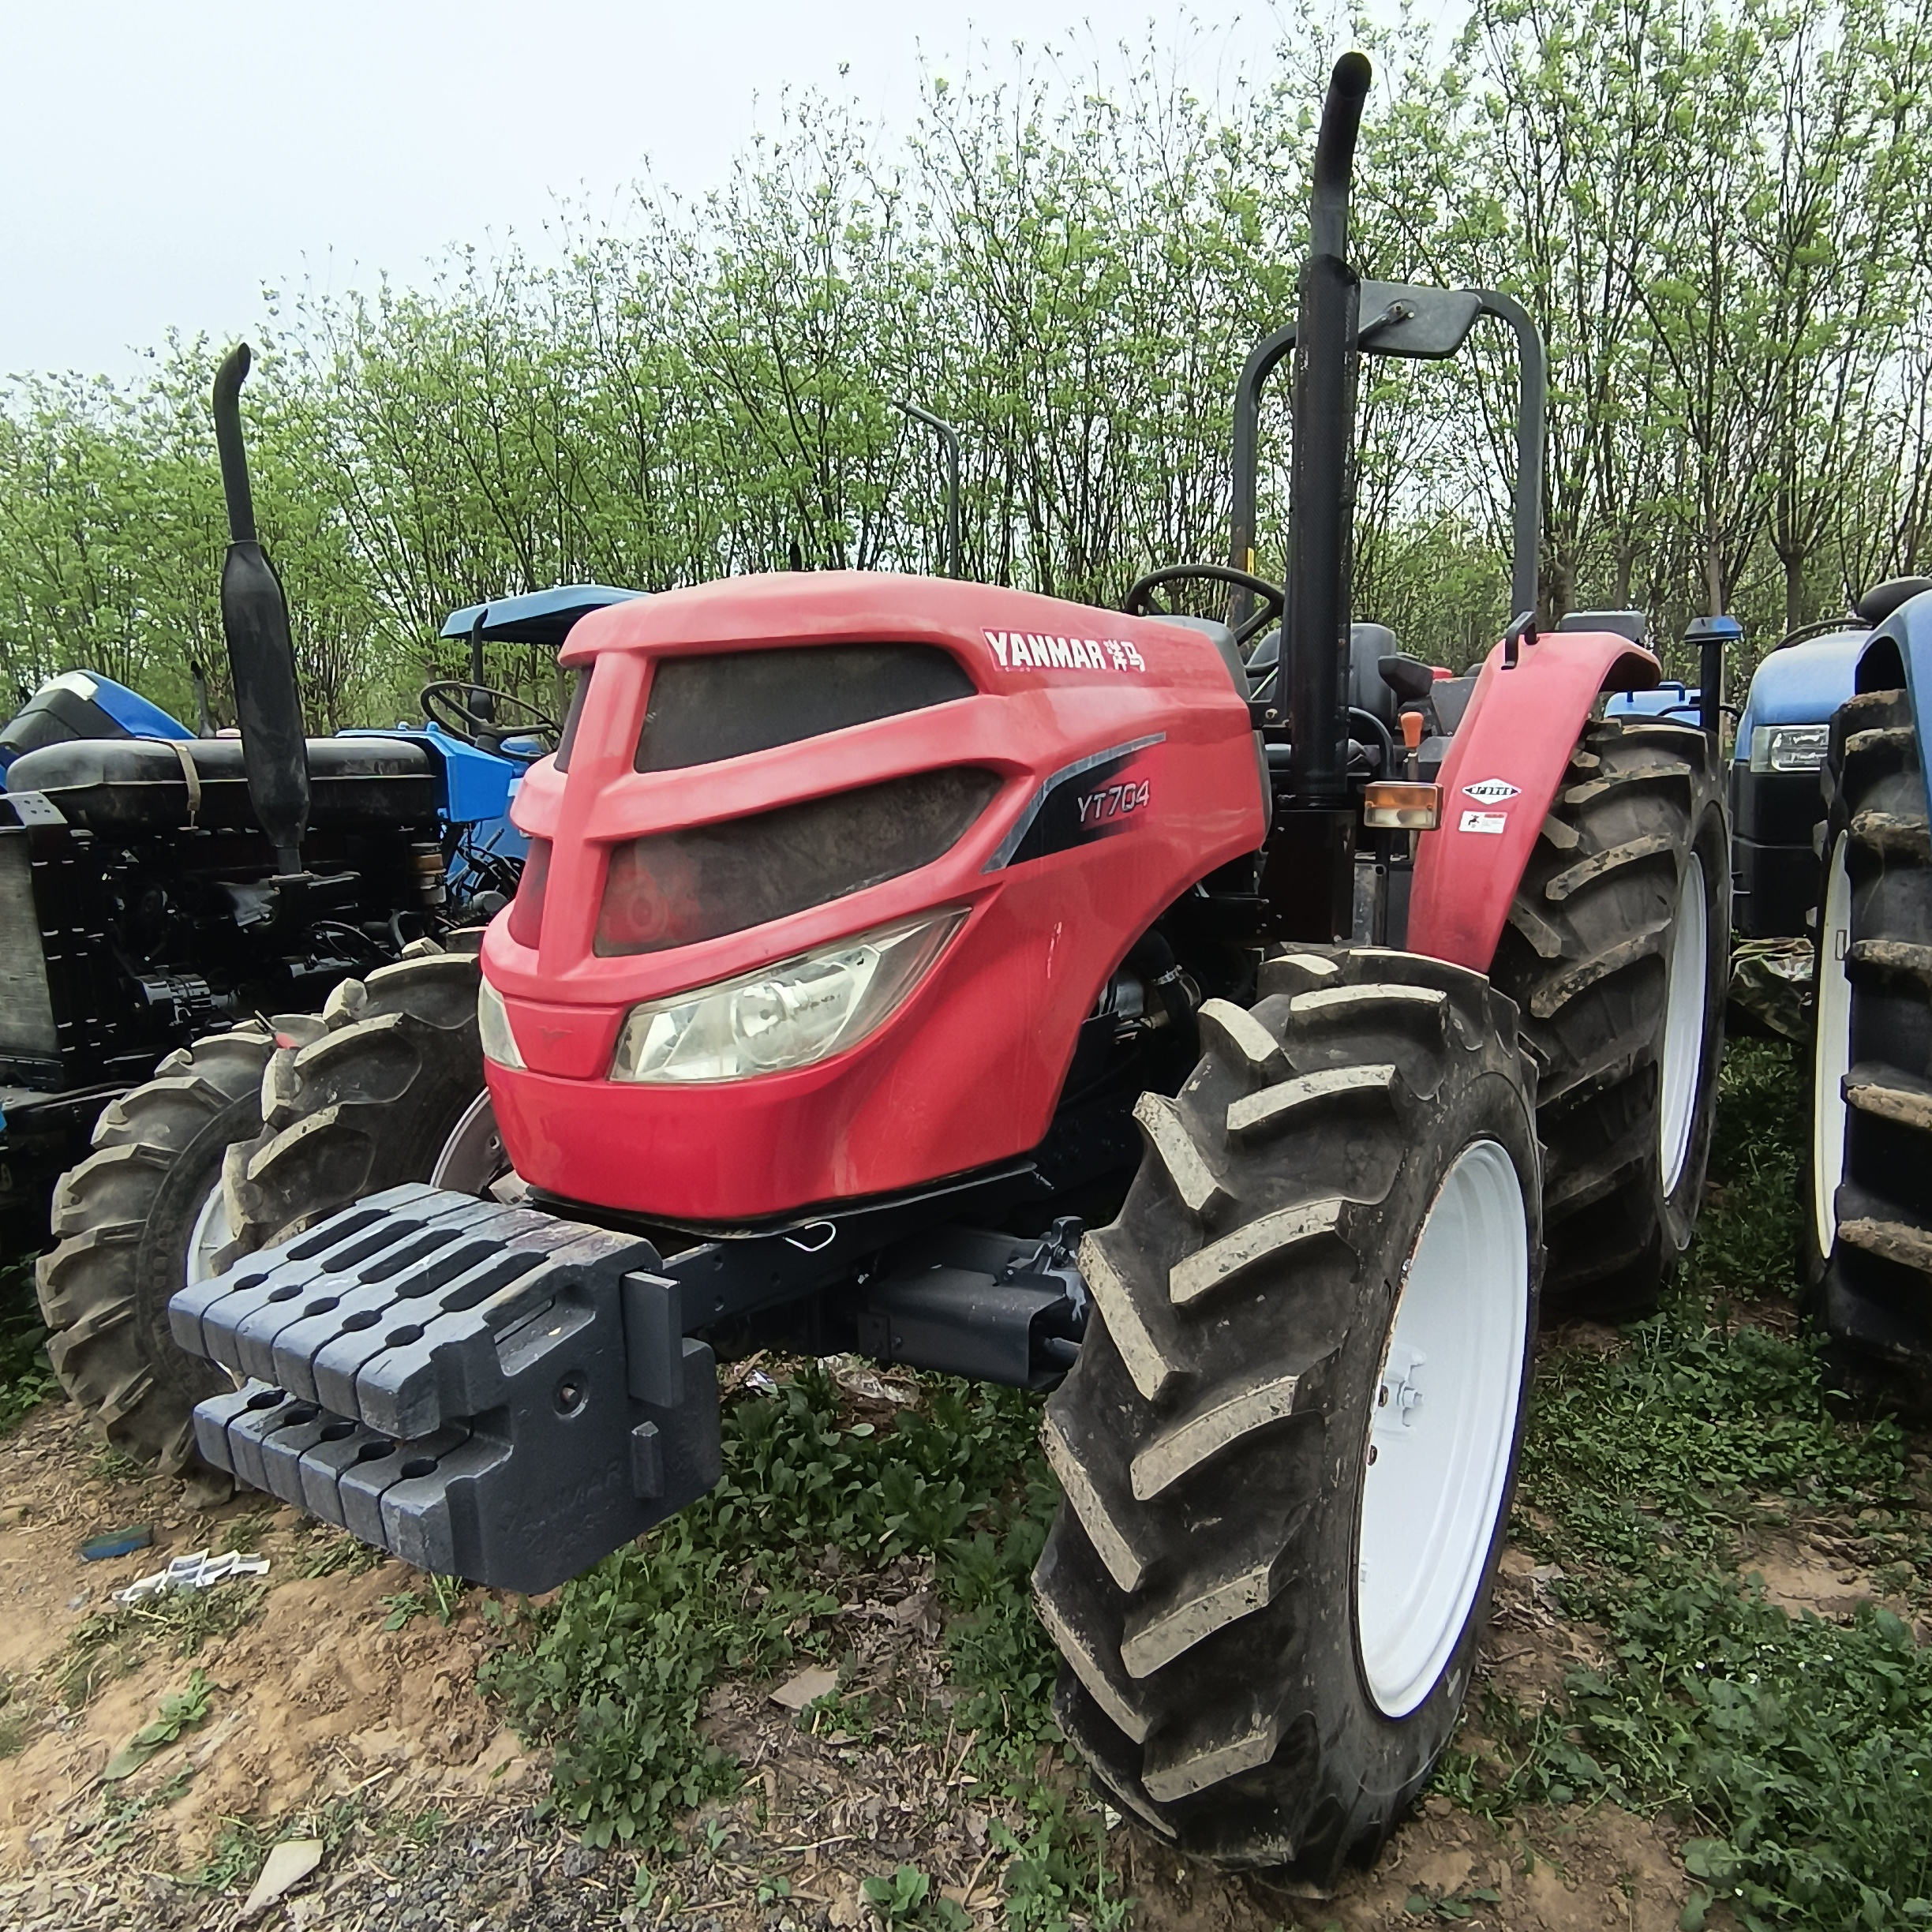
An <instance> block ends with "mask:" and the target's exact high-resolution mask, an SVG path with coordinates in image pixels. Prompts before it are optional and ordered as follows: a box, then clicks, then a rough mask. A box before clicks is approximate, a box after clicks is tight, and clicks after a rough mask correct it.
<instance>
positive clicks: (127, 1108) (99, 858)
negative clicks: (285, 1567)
mask: <svg viewBox="0 0 1932 1932" xmlns="http://www.w3.org/2000/svg"><path fill="white" fill-rule="evenodd" d="M246 369H247V351H246V350H245V349H241V350H237V351H235V352H234V354H233V355H231V356H230V358H229V359H228V361H227V362H226V363H225V364H224V365H223V370H222V373H221V375H220V376H219V378H218V380H217V383H216V388H215V421H216V431H217V440H218V442H219V444H220V446H221V455H222V466H223V482H224V485H225V486H226V488H227V496H228V504H229V513H230V531H231V537H232V541H231V542H230V546H229V552H228V556H227V563H226V565H225V567H224V570H223V586H222V590H223V597H222V604H223V627H224V631H225V633H226V636H227V646H228V655H229V661H230V672H231V674H232V678H233V683H234V694H235V701H236V710H237V713H238V716H239V718H240V730H239V732H238V733H230V734H222V735H215V736H197V735H196V734H194V733H192V732H189V730H188V728H186V727H185V725H182V724H181V723H180V722H179V721H178V720H176V719H174V718H173V717H170V716H169V715H168V714H167V713H166V712H163V711H162V710H159V708H158V707H156V706H153V705H152V704H150V703H149V702H148V701H146V700H145V699H144V698H141V697H140V695H138V694H137V693H135V692H133V691H129V690H128V689H127V688H126V687H125V686H122V685H120V684H118V683H114V681H113V680H109V679H106V678H103V677H99V676H95V675H94V674H92V673H90V672H68V673H66V675H65V676H62V677H59V678H57V679H55V680H53V681H52V682H51V683H49V684H47V685H44V686H43V687H41V689H40V690H39V691H37V692H36V693H34V694H33V695H32V697H31V698H28V701H27V702H26V703H25V704H24V706H22V708H21V710H20V711H19V712H18V713H17V715H16V716H15V717H13V719H12V720H11V721H9V723H8V724H7V725H6V727H5V728H3V729H0V766H3V767H4V771H3V784H4V788H3V789H0V1211H5V1213H6V1222H7V1226H8V1230H9V1232H8V1237H7V1238H8V1245H9V1248H12V1249H15V1250H20V1249H26V1250H28V1251H31V1250H32V1249H35V1248H38V1247H39V1246H40V1245H43V1239H44V1234H45V1230H47V1226H48V1220H47V1218H46V1217H47V1201H48V1197H49V1193H50V1190H51V1195H52V1207H51V1227H52V1232H53V1234H54V1238H55V1241H56V1243H57V1245H56V1246H55V1248H54V1250H53V1252H51V1254H47V1255H45V1256H42V1258H41V1260H40V1262H39V1277H38V1278H39V1293H40V1302H41V1309H42V1312H43V1316H44V1317H45V1319H46V1321H47V1327H48V1330H49V1331H50V1332H49V1339H48V1343H47V1349H48V1354H49V1356H50V1357H51V1360H52V1361H53V1363H54V1367H55V1369H56V1371H57V1372H58V1374H59V1375H60V1376H61V1379H62V1382H63V1383H64V1384H65V1385H66V1388H67V1390H68V1392H69V1395H72V1396H73V1398H74V1399H75V1400H76V1401H77V1402H79V1403H80V1406H82V1407H83V1408H84V1409H85V1410H87V1411H88V1413H89V1414H90V1415H91V1416H92V1417H93V1418H94V1420H95V1421H97V1422H98V1423H99V1425H100V1426H101V1427H102V1428H103V1430H104V1432H105V1433H106V1434H107V1437H108V1440H110V1442H112V1443H114V1445H115V1446H116V1447H119V1448H121V1449H122V1450H123V1451H125V1452H127V1453H128V1454H129V1455H134V1456H136V1457H137V1458H140V1459H141V1460H144V1461H158V1462H161V1463H162V1464H163V1466H181V1465H182V1463H183V1462H185V1460H186V1459H187V1457H188V1455H189V1440H188V1436H187V1432H186V1430H185V1417H186V1415H187V1412H188V1410H189V1408H190V1407H192V1404H193V1399H194V1397H195V1395H197V1393H205V1392H206V1391H205V1390H204V1389H198V1388H197V1387H195V1386H193V1378H192V1368H193V1365H190V1364H189V1363H188V1362H187V1361H186V1358H185V1357H181V1356H180V1355H179V1354H178V1351H176V1350H174V1348H173V1346H172V1345H171V1343H170V1342H168V1339H167V1314H166V1306H167V1297H168V1296H169V1294H171V1293H172V1292H173V1291H174V1289H175V1288H177V1287H178V1286H181V1285H182V1283H183V1282H185V1281H188V1280H192V1279H197V1276H198V1275H199V1274H200V1272H201V1271H204V1270H205V1269H206V1268H207V1267H208V1266H210V1265H211V1264H212V1260H213V1258H214V1257H215V1256H217V1255H219V1253H221V1252H223V1249H225V1248H226V1247H227V1245H229V1244H230V1233H229V1229H230V1216H229V1212H228V1208H227V1198H228V1192H227V1172H228V1169H229V1167H230V1165H231V1163H230V1149H231V1148H234V1146H235V1145H236V1144H238V1143H241V1144H246V1143H247V1142H248V1141H249V1140H251V1139H252V1138H253V1136H256V1134H258V1133H259V1132H260V1126H261V1104H262V1084H263V1076H264V1072H265V1070H266V1069H267V1068H268V1063H269V1061H270V1060H271V1058H272V1057H273V1055H274V1054H275V1049H276V1045H277V1042H278V1040H279V1041H281V1042H282V1043H285V1044H286V1043H295V1042H304V1043H306V1042H309V1041H313V1040H314V1039H320V1037H321V1036H322V1035H324V1034H325V1033H326V1032H328V1030H329V1028H330V1027H331V1024H335V1023H337V1022H339V1020H340V1019H341V1017H342V1014H343V1005H344V1002H345V1000H348V1001H352V1002H354V1007H355V1011H356V1014H357V1017H365V1016H366V1015H369V1014H380V1013H382V1012H384V1011H385V1010H390V1009H393V1010H394V1011H395V1013H396V1014H397V1015H398V1022H397V1024H398V1028H399V1030H400V1034H399V1036H401V1035H407V1033H408V1032H409V1030H410V1028H413V1027H416V1026H417V1025H420V1024H437V1025H442V1024H445V1023H447V1024H449V1025H451V1026H453V1027H455V1028H459V1029H461V1028H467V1029H468V1031H469V1032H470V1034H474V1027H475V1017H474V983H473V970H472V969H471V968H470V962H469V960H467V958H466V957H463V954H464V953H465V951H466V948H467V947H473V946H474V943H475V935H476V934H477V933H478V932H479V931H480V929H481V925H482V924H483V923H485V922H486V921H487V920H488V919H489V918H490V917H491V916H492V915H493V914H494V913H495V912H496V911H498V910H499V909H500V908H501V907H502V906H503V905H504V904H505V903H507V900H508V897H510V895H511V893H513V892H514V891H515V885H516V879H517V875H518V873H519V871H520V869H521V860H522V852H523V849H524V848H523V842H522V837H521V835H520V834H519V833H516V831H515V828H514V827H512V826H511V825H510V823H509V821H508V818H507V811H508V808H509V803H510V800H511V797H512V796H514V794H515V790H516V788H517V785H518V784H519V781H520V780H521V777H522V773H524V771H526V769H528V767H529V766H530V764H531V763H532V762H534V760H535V759H536V758H538V757H540V756H541V755H542V754H544V753H545V751H548V750H549V749H550V748H551V747H552V746H553V745H554V744H555V743H556V739H557V736H558V734H559V732H560V730H561V728H562V726H561V724H560V721H556V720H554V719H551V718H549V717H544V716H543V715H541V713H534V712H532V711H530V709H529V708H528V707H527V706H521V705H520V704H519V701H518V700H517V699H516V698H515V697H514V696H513V695H511V694H510V693H508V692H505V691H493V690H492V689H491V688H490V687H489V685H488V683H487V682H486V681H485V678H484V676H483V665H482V655H483V651H484V647H485V646H486V645H488V644H489V643H492V642H496V641H497V640H504V641H511V642H522V643H525V644H530V643H537V644H548V643H551V642H561V641H562V639H563V638H564V635H566V634H567V631H568V630H569V628H570V627H571V624H572V623H575V621H576V620H577V619H578V617H580V616H582V615H583V614H584V613H585V612H587V611H590V610H593V609H596V608H599V607H601V605H605V604H608V603H612V602H614V601H618V600H619V599H621V598H624V597H631V596H635V595H637V594H639V593H636V592H632V591H627V590H615V589H609V588H606V587H605V586H598V585H579V586H571V587H569V588H567V589H564V590H550V591H544V592H541V593H537V594H535V595H534V596H530V597H511V598H507V599H504V600H501V601H496V602H493V603H492V604H490V605H487V606H478V607H476V608H472V609H470V610H466V611H463V612H458V613H456V615H455V616H454V617H452V618H451V620H450V623H449V624H448V625H446V627H445V635H462V636H465V637H466V638H468V639H469V640H470V665H469V671H470V676H468V677H467V678H465V679H462V680H444V681H443V682H441V683H437V684H432V685H431V686H429V687H428V688H427V689H426V690H425V694H424V702H425V721H424V722H422V723H421V724H413V725H402V726H400V727H399V728H396V729H395V730H393V731H373V732H343V733H341V734H339V735H338V736H335V737H331V738H308V737H306V736H305V735H304V732H303V729H302V724H301V706H300V700H299V697H298V693H297V691H296V686H295V679H294V654H293V652H292V650H290V642H289V626H288V613H287V607H286V602H285V601H284V600H283V595H282V591H281V587H280V585H279V582H278V581H277V580H276V578H275V574H274V572H273V570H272V568H271V566H270V565H269V564H268V560H267V558H266V556H265V555H264V553H263V551H262V549H261V546H260V544H259V542H258V541H256V536H255V529H254V519H253V505H252V503H251V501H250V497H249V484H248V477H247V470H246V465H245V460H244V459H243V455H242V450H241V425H240V410H239V402H238V391H239V388H240V384H241V378H242V376H244V375H245V373H246ZM466 934H467V935H469V937H468V938H467V939H466ZM459 960H460V961H461V964H462V968H463V969H464V970H463V972H459V973H456V974H454V975H453V974H452V972H451V967H452V966H453V965H455V964H456V963H457V962H458V961H459ZM458 983H460V986H461V988H462V990H461V992H460V993H457V992H455V991H454V990H452V988H453V987H455V986H456V985H457V984H458ZM479 1064H480V1063H479ZM90 1148H91V1151H90Z"/></svg>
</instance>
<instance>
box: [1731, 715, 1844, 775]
mask: <svg viewBox="0 0 1932 1932" xmlns="http://www.w3.org/2000/svg"><path fill="white" fill-rule="evenodd" d="M1830 747H1831V727H1830V726H1829V725H1755V726H1754V727H1753V728H1752V730H1751V739H1750V768H1751V769H1752V770H1753V771H1754V772H1814V771H1822V770H1823V769H1825V753H1826V751H1829V749H1830Z"/></svg>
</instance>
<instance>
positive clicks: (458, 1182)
mask: <svg viewBox="0 0 1932 1932" xmlns="http://www.w3.org/2000/svg"><path fill="white" fill-rule="evenodd" d="M509 1171H510V1157H509V1155H507V1154H506V1153H505V1152H504V1144H503V1136H502V1135H501V1134H500V1133H497V1131H496V1109H495V1108H494V1107H492V1106H491V1105H490V1097H489V1088H487V1087H486V1088H485V1089H484V1090H483V1091H482V1092H481V1093H480V1094H478V1095H477V1097H476V1098H475V1099H474V1100H472V1101H471V1102H470V1104H469V1106H467V1107H466V1108H465V1109H464V1110H463V1117H462V1119H461V1120H459V1121H458V1122H457V1123H456V1125H455V1128H454V1129H452V1130H451V1133H450V1137H449V1138H448V1140H445V1141H444V1143H443V1151H442V1152H441V1153H440V1154H439V1155H437V1156H436V1165H435V1166H433V1167H432V1168H431V1169H430V1170H429V1185H431V1186H432V1187H440V1188H453V1189H455V1191H456V1192H457V1193H459V1194H475V1195H479V1196H480V1195H484V1194H487V1193H489V1191H490V1189H491V1187H492V1184H494V1183H495V1182H496V1181H500V1180H501V1179H502V1178H504V1175H505V1174H508V1173H509Z"/></svg>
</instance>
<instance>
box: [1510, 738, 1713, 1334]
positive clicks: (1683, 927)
mask: <svg viewBox="0 0 1932 1932" xmlns="http://www.w3.org/2000/svg"><path fill="white" fill-rule="evenodd" d="M1730 938H1731V854H1730V841H1729V833H1728V829H1727V828H1726V826H1725V822H1724V805H1723V784H1722V778H1721V774H1720V772H1719V770H1718V767H1717V759H1716V758H1715V756H1714V754H1713V753H1712V751H1711V750H1710V747H1709V740H1708V739H1706V738H1705V736H1704V734H1703V733H1702V732H1700V731H1697V730H1694V729H1692V728H1689V727H1687V726H1684V725H1670V724H1664V723H1659V722H1656V721H1650V720H1634V721H1622V720H1616V719H1600V720H1598V721H1596V722H1594V723H1593V724H1592V725H1589V727H1588V728H1587V729H1586V731H1585V732H1584V734H1583V736H1582V739H1580V740H1579V742H1578V745H1577V747H1576V750H1575V751H1574V752H1572V753H1571V758H1570V769H1569V772H1568V773H1567V777H1566V780H1565V782H1564V784H1563V787H1562V788H1561V789H1560V790H1559V792H1558V794H1557V796H1556V800H1555V802H1554V803H1553V804H1552V807H1551V808H1550V811H1549V814H1548V818H1546V819H1545V820H1544V824H1543V827H1542V830H1541V833H1540V835H1539V836H1538V837H1537V843H1536V846H1535V848H1534V849H1533V852H1531V854H1530V858H1529V864H1528V866H1527V867H1526V868H1525V870H1524V873H1523V877H1522V882H1521V883H1520V884H1519V885H1518V888H1517V890H1516V894H1515V899H1514V900H1513V902H1512V904H1511V908H1510V915H1509V921H1508V923H1507V926H1506V927H1504V929H1503V938H1502V940H1501V942H1500V944H1499V945H1498V946H1497V948H1496V961H1495V965H1494V968H1493V971H1492V978H1493V979H1494V980H1495V982H1496V985H1497V986H1498V987H1500V988H1501V989H1502V990H1503V991H1504V992H1505V993H1507V994H1509V996H1510V997H1511V998H1512V999H1513V1000H1515V1002H1516V1003H1517V1005H1518V1007H1519V1008H1520V1009H1522V1028H1523V1038H1524V1039H1525V1041H1526V1043H1527V1044H1528V1046H1529V1050H1530V1052H1531V1053H1532V1054H1533V1055H1534V1056H1535V1058H1536V1061H1537V1133H1538V1135H1539V1136H1540V1137H1541V1140H1542V1143H1543V1149H1544V1170H1543V1216H1544V1240H1545V1241H1547V1242H1548V1247H1549V1268H1548V1275H1547V1277H1546V1279H1545V1281H1544V1310H1545V1312H1546V1313H1547V1314H1548V1315H1549V1316H1552V1317H1554V1316H1567V1315H1594V1316H1603V1317H1606V1318H1608V1319H1610V1320H1619V1319H1622V1318H1624V1317H1627V1316H1635V1315H1642V1314H1645V1313H1647V1312H1649V1310H1650V1309H1653V1308H1654V1307H1655V1306H1656V1305H1657V1297H1658V1294H1660V1292H1661V1290H1662V1289H1663V1287H1664V1283H1665V1282H1668V1280H1669V1279H1670V1277H1671V1275H1672V1273H1673V1272H1674V1271H1675V1270H1676V1266H1677V1264H1678V1261H1679V1258H1680V1257H1681V1256H1682V1255H1683V1252H1684V1250H1685V1249H1687V1247H1688V1246H1689V1245H1690V1235H1691V1231H1692V1230H1693V1229H1694V1226H1696V1222H1697V1213H1698V1205H1699V1203H1700V1201H1701V1200H1702V1195H1703V1189H1704V1170H1705V1165H1706V1163H1708V1161H1709V1156H1710V1140H1711V1129H1712V1126H1713V1122H1714V1120H1715V1118H1716V1113H1717V1074H1718V1070H1719V1068H1720V1065H1721V1064H1722V1061H1723V1058H1724V1001H1725V997H1726V994H1727V990H1728V960H1729V956H1730Z"/></svg>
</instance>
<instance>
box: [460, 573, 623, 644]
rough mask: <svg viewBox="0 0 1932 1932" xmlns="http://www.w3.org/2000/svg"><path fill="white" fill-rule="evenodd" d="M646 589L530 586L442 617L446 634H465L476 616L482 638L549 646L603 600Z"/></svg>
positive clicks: (619, 600)
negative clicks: (521, 592) (480, 627)
mask: <svg viewBox="0 0 1932 1932" xmlns="http://www.w3.org/2000/svg"><path fill="white" fill-rule="evenodd" d="M649 595H650V592H649V591H646V590H616V589H613V588H612V586H610V585H608V584H560V585H559V586H557V588H556V590H530V591H526V592H525V593H524V594H523V595H522V596H521V597H492V598H491V600H490V601H489V603H487V604H472V605H468V606H467V607H466V608H464V609H462V610H459V611H451V612H450V614H449V616H447V618H446V619H445V620H444V624H443V635H444V636H445V637H446V638H455V637H461V638H466V637H467V636H468V635H470V631H471V630H472V628H473V627H474V626H475V623H476V621H477V619H478V618H479V617H481V619H482V620H483V636H484V638H485V642H494V641H496V639H498V638H501V639H502V640H504V642H507V643H511V644H545V645H548V646H549V647H550V648H551V649H552V650H556V648H557V646H559V645H560V644H561V643H562V642H564V638H567V636H569V635H570V631H571V625H572V624H574V623H576V621H577V620H578V618H579V617H587V616H589V615H590V612H592V611H593V610H601V609H602V608H604V607H605V605H607V604H622V603H625V602H627V601H628V600H629V599H631V598H632V597H648V596H649Z"/></svg>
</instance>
